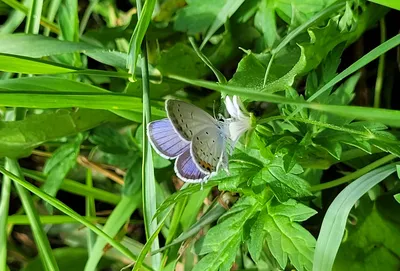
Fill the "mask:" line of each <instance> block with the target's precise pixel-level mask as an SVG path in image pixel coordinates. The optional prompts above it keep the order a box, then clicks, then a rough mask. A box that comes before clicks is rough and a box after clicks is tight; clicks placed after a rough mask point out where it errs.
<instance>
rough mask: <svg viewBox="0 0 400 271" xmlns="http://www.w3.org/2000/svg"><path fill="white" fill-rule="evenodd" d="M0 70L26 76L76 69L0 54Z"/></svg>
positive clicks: (66, 71)
mask: <svg viewBox="0 0 400 271" xmlns="http://www.w3.org/2000/svg"><path fill="white" fill-rule="evenodd" d="M0 70H1V71H5V72H16V73H27V74H54V73H68V72H74V71H76V70H77V69H76V68H74V67H71V66H66V65H61V64H56V63H53V62H49V61H44V60H34V59H31V58H27V57H22V56H16V55H7V54H0Z"/></svg>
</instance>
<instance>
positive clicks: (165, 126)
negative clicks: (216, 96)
mask: <svg viewBox="0 0 400 271" xmlns="http://www.w3.org/2000/svg"><path fill="white" fill-rule="evenodd" d="M165 110H166V112H167V116H168V118H165V119H161V120H156V121H153V122H150V123H149V124H148V126H147V135H148V138H149V141H150V143H151V145H152V147H153V148H154V150H155V151H156V152H157V153H158V154H159V155H161V156H162V157H164V158H166V159H176V161H175V166H174V170H175V173H176V174H177V176H178V177H179V178H180V179H181V180H183V181H185V182H188V183H202V182H204V181H207V180H208V179H209V178H210V177H211V176H213V175H214V174H216V172H218V170H219V168H220V167H221V166H223V167H224V168H226V167H227V165H228V156H227V152H226V146H227V141H229V129H228V126H227V122H226V121H224V119H223V118H222V119H221V120H217V119H215V118H214V117H212V116H211V115H210V114H208V113H207V112H205V111H204V110H202V109H200V108H198V107H197V106H195V105H192V104H189V103H186V102H183V101H180V100H174V99H169V100H167V101H166V102H165Z"/></svg>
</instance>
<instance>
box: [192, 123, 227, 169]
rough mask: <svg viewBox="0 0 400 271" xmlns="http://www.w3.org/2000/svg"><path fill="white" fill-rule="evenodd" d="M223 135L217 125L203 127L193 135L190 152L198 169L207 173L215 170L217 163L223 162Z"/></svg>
mask: <svg viewBox="0 0 400 271" xmlns="http://www.w3.org/2000/svg"><path fill="white" fill-rule="evenodd" d="M225 146H226V145H225V137H224V134H223V132H222V130H221V129H220V128H219V127H218V126H215V127H211V128H205V129H203V130H201V131H200V132H198V133H197V134H195V135H194V137H193V140H192V143H191V149H190V151H191V154H192V156H193V159H194V161H195V163H196V164H197V166H198V167H199V169H200V170H201V171H202V172H204V173H207V174H210V173H212V172H216V171H217V170H218V167H219V164H220V163H221V162H224V161H222V160H224V157H225V156H226V154H225Z"/></svg>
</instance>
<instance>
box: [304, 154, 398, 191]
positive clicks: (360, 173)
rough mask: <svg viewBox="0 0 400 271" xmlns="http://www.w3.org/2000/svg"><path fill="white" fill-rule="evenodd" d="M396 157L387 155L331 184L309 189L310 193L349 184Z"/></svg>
mask: <svg viewBox="0 0 400 271" xmlns="http://www.w3.org/2000/svg"><path fill="white" fill-rule="evenodd" d="M396 157H397V156H395V155H393V154H389V155H387V156H385V157H383V158H381V159H379V160H376V161H375V162H373V163H371V164H369V165H368V166H365V167H363V168H361V169H359V170H357V171H355V172H353V173H350V174H349V175H346V176H343V177H341V178H339V179H336V180H334V181H331V182H327V183H322V184H318V185H314V186H312V187H311V188H310V191H313V192H316V191H320V190H324V189H328V188H332V187H335V186H339V185H342V184H345V183H348V182H351V181H353V180H355V179H357V178H359V177H361V176H363V175H364V174H366V173H368V172H370V171H371V170H373V169H375V168H377V167H380V166H382V165H384V164H386V163H388V162H390V161H391V160H393V159H395V158H396Z"/></svg>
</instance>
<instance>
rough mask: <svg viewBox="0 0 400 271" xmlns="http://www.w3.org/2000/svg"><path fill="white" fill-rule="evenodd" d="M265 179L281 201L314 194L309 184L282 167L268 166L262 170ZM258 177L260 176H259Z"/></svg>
mask: <svg viewBox="0 0 400 271" xmlns="http://www.w3.org/2000/svg"><path fill="white" fill-rule="evenodd" d="M261 172H262V173H261V174H262V179H263V181H265V182H267V183H268V184H269V186H270V187H271V189H272V191H273V192H274V194H275V196H276V197H277V199H278V200H279V201H280V202H285V201H287V200H289V199H290V198H303V197H310V196H312V194H311V192H310V191H309V189H310V186H309V184H308V183H307V182H306V181H305V180H303V179H302V178H300V177H299V176H297V175H294V174H292V173H287V172H285V171H284V169H283V168H281V167H276V166H267V167H266V168H264V169H262V170H261ZM257 177H258V176H257Z"/></svg>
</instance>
